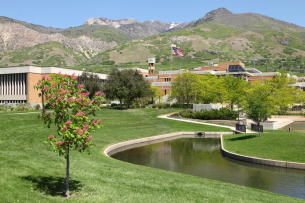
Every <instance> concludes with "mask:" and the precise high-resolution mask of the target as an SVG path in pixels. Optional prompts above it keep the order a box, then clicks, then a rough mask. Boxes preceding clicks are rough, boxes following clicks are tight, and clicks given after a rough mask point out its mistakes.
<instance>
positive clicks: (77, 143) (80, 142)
mask: <svg viewBox="0 0 305 203" xmlns="http://www.w3.org/2000/svg"><path fill="white" fill-rule="evenodd" d="M35 88H36V89H37V90H40V91H41V92H42V93H43V95H44V97H45V100H44V101H45V102H46V103H47V104H48V106H49V107H50V108H51V109H54V113H53V115H54V117H52V114H51V113H47V112H46V110H44V111H43V112H42V114H41V115H40V118H41V119H43V121H44V124H45V125H46V126H48V127H50V125H51V124H52V123H55V125H56V126H57V134H58V136H56V135H50V136H49V137H48V139H47V140H46V141H45V143H49V144H50V145H51V146H52V147H53V150H54V151H58V152H59V155H63V156H65V158H66V160H67V169H66V192H65V194H66V196H67V197H69V195H70V192H69V155H70V149H75V150H78V151H79V152H82V153H83V152H85V151H87V152H88V153H90V151H88V150H89V147H91V146H93V145H94V143H93V142H91V138H92V136H89V134H90V132H94V130H95V129H96V128H100V127H101V125H100V123H101V120H94V119H92V120H89V118H88V116H89V115H94V116H95V111H96V110H98V109H99V108H100V105H101V101H102V100H103V97H102V96H103V93H100V92H96V93H95V94H94V96H93V99H92V100H91V99H90V98H89V94H90V93H89V92H88V93H84V92H83V91H84V88H83V85H82V84H80V85H77V76H74V74H73V75H71V76H70V75H66V74H65V75H62V74H60V73H59V74H58V75H55V74H51V77H49V76H43V77H42V79H40V80H39V81H38V83H37V85H36V86H35ZM41 95H42V94H41V93H39V96H41Z"/></svg>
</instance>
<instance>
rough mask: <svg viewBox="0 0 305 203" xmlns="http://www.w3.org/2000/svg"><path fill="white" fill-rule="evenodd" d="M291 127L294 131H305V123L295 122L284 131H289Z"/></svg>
mask: <svg viewBox="0 0 305 203" xmlns="http://www.w3.org/2000/svg"><path fill="white" fill-rule="evenodd" d="M289 127H291V128H292V130H305V122H293V123H291V124H289V125H287V126H285V127H284V128H283V129H285V130H288V129H289Z"/></svg>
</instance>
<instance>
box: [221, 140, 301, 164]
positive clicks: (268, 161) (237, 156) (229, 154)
mask: <svg viewBox="0 0 305 203" xmlns="http://www.w3.org/2000/svg"><path fill="white" fill-rule="evenodd" d="M220 142H221V153H222V154H223V155H224V156H227V157H230V158H232V159H237V160H240V161H245V162H250V163H254V164H262V165H268V166H276V167H282V168H293V169H303V170H304V169H305V163H297V162H288V161H278V160H271V159H261V158H256V157H250V156H243V155H240V154H235V153H232V152H229V151H227V150H225V149H224V147H223V141H222V135H221V136H220Z"/></svg>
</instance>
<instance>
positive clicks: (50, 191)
mask: <svg viewBox="0 0 305 203" xmlns="http://www.w3.org/2000/svg"><path fill="white" fill-rule="evenodd" d="M21 179H23V180H28V181H32V182H33V183H34V184H36V188H35V190H39V191H40V192H42V193H45V194H47V195H51V196H61V195H64V193H65V188H66V178H63V177H52V176H47V177H45V176H22V177H21ZM82 186H83V185H82V184H81V182H80V181H77V180H71V178H70V180H69V189H70V194H71V193H72V192H73V193H74V192H77V191H79V190H81V188H82Z"/></svg>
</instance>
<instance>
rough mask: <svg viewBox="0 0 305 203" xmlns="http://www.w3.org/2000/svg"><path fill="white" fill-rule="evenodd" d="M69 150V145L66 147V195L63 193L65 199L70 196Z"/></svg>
mask: <svg viewBox="0 0 305 203" xmlns="http://www.w3.org/2000/svg"><path fill="white" fill-rule="evenodd" d="M69 148H70V145H68V154H67V171H66V193H65V196H66V197H69V196H70V191H69Z"/></svg>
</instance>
